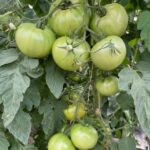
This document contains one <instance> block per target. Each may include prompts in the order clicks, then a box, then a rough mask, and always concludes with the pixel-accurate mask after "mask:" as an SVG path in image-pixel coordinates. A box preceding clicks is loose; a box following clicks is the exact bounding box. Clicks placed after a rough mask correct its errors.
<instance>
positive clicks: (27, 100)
mask: <svg viewBox="0 0 150 150" xmlns="http://www.w3.org/2000/svg"><path fill="white" fill-rule="evenodd" d="M40 100H41V96H40V92H39V89H38V87H37V86H36V85H35V84H33V83H31V86H30V87H29V88H28V89H27V91H26V93H25V95H24V100H23V104H24V105H25V106H26V107H27V110H28V111H31V110H32V108H33V107H35V108H37V107H38V106H39V105H40Z"/></svg>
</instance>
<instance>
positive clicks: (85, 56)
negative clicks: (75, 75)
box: [52, 36, 90, 71]
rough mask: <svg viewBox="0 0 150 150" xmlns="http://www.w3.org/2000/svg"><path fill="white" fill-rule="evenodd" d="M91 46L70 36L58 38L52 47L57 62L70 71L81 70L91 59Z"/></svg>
mask: <svg viewBox="0 0 150 150" xmlns="http://www.w3.org/2000/svg"><path fill="white" fill-rule="evenodd" d="M89 52H90V47H89V45H88V43H87V42H85V41H81V40H73V39H70V38H69V37H65V36H64V37H60V38H58V39H57V40H56V41H55V42H54V44H53V48H52V55H53V58H54V61H55V63H56V64H57V65H58V66H59V67H60V68H62V69H64V70H68V71H75V70H79V69H80V68H81V67H82V66H83V65H84V64H85V63H87V61H88V60H89Z"/></svg>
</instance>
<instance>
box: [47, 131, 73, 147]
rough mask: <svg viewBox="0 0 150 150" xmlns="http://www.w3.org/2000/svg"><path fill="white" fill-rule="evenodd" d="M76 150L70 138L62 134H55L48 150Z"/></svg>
mask: <svg viewBox="0 0 150 150" xmlns="http://www.w3.org/2000/svg"><path fill="white" fill-rule="evenodd" d="M56 149H57V150H75V148H74V146H73V144H72V143H71V141H70V140H69V138H68V137H67V136H66V135H64V134H62V133H57V134H55V135H54V136H53V137H52V138H51V139H50V140H49V143H48V150H56Z"/></svg>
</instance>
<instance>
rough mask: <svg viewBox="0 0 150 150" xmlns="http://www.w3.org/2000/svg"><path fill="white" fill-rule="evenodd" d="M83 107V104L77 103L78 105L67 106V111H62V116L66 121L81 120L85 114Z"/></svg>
mask: <svg viewBox="0 0 150 150" xmlns="http://www.w3.org/2000/svg"><path fill="white" fill-rule="evenodd" d="M85 109H86V108H85V105H84V104H83V103H79V104H78V105H75V104H72V105H69V107H68V108H67V109H65V110H64V114H65V116H66V118H67V120H70V121H72V120H74V119H80V118H83V117H84V116H85V114H86V110H85Z"/></svg>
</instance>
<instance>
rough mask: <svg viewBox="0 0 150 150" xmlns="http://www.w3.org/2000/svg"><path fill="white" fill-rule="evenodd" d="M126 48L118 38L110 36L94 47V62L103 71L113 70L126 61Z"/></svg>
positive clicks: (92, 57) (92, 55)
mask: <svg viewBox="0 0 150 150" xmlns="http://www.w3.org/2000/svg"><path fill="white" fill-rule="evenodd" d="M125 56H126V46H125V43H124V42H123V40H122V39H121V38H120V37H118V36H108V37H107V38H104V39H103V40H101V41H99V42H98V43H96V44H95V45H94V47H93V48H92V51H91V59H92V62H93V63H94V64H95V65H96V66H97V67H98V68H100V69H102V70H106V71H108V70H113V69H115V68H117V67H118V66H119V65H120V64H121V63H122V62H123V60H124V59H125Z"/></svg>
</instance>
